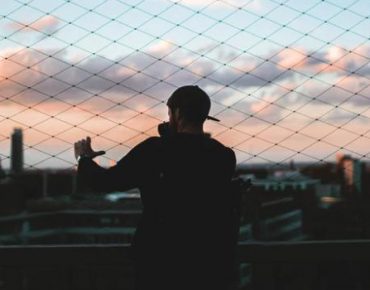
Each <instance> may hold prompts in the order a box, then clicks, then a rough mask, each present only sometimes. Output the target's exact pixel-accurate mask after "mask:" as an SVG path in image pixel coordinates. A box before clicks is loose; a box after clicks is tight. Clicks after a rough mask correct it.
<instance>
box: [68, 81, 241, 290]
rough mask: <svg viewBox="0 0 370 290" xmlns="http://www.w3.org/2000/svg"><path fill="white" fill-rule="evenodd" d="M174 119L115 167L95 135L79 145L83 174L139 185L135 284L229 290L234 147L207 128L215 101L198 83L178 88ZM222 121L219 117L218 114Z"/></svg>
mask: <svg viewBox="0 0 370 290" xmlns="http://www.w3.org/2000/svg"><path fill="white" fill-rule="evenodd" d="M167 106H168V113H169V122H168V123H164V124H161V125H160V126H159V127H158V130H159V132H160V135H161V137H150V138H148V139H146V140H145V141H143V142H141V143H140V144H139V145H137V146H136V147H134V148H133V149H132V150H131V151H130V152H129V153H128V154H127V155H126V156H124V157H123V158H122V159H121V160H120V161H118V162H117V164H116V165H115V166H113V167H111V168H109V169H105V168H102V167H100V166H99V165H97V164H96V163H95V162H94V161H93V160H92V158H94V157H95V156H98V155H101V154H103V153H104V152H103V151H101V152H95V151H93V150H92V148H91V139H90V138H89V137H87V139H86V140H81V141H79V142H76V143H75V154H76V156H77V157H78V158H79V163H78V175H79V178H80V179H82V181H84V182H86V183H88V184H89V185H90V186H92V187H93V188H95V189H96V190H99V191H103V192H108V191H113V190H121V191H124V190H128V189H131V188H134V187H137V188H139V189H140V192H141V200H142V204H143V214H142V218H141V220H140V222H139V225H138V227H137V230H136V233H135V237H134V241H133V253H134V259H135V266H136V285H135V287H136V289H140V290H144V289H145V290H146V289H162V290H163V289H166V290H167V289H171V290H176V289H184V290H185V289H187V290H190V289H212V290H215V289H220V290H221V289H222V290H223V289H227V287H228V285H229V284H230V280H231V268H232V264H233V255H234V245H235V242H236V239H235V219H233V217H232V215H233V198H234V197H233V196H232V191H231V179H232V177H233V175H234V171H235V165H236V159H235V154H234V152H233V151H232V150H231V149H230V148H227V147H225V146H224V145H222V144H221V143H219V142H218V141H216V140H214V139H212V138H211V137H210V136H209V135H208V134H205V133H204V131H203V124H204V122H205V120H206V119H212V120H217V119H215V118H213V117H209V116H208V114H209V110H210V107H211V102H210V99H209V97H208V95H207V94H206V93H205V92H204V91H203V90H201V89H200V88H199V87H198V86H184V87H180V88H178V89H177V90H176V91H175V92H174V93H173V94H172V95H171V96H170V98H169V99H168V102H167ZM217 121H218V120H217Z"/></svg>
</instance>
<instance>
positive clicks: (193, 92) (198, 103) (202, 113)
mask: <svg viewBox="0 0 370 290" xmlns="http://www.w3.org/2000/svg"><path fill="white" fill-rule="evenodd" d="M167 106H168V107H169V108H170V109H175V108H178V109H179V110H180V112H181V114H183V115H184V116H186V118H188V119H189V120H193V121H205V120H206V119H208V120H213V121H216V122H219V121H220V120H219V119H217V118H214V117H211V116H209V115H208V113H209V110H210V109H211V100H210V98H209V96H208V95H207V94H206V92H204V91H203V90H202V89H201V88H199V87H198V86H183V87H180V88H178V89H176V90H175V91H174V92H173V93H172V95H171V96H170V98H169V99H168V101H167Z"/></svg>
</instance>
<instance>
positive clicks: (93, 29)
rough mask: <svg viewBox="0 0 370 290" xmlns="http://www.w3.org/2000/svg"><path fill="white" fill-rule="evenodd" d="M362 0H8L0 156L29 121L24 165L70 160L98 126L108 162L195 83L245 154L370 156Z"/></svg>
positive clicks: (1, 25) (273, 158) (223, 136)
mask: <svg viewBox="0 0 370 290" xmlns="http://www.w3.org/2000/svg"><path fill="white" fill-rule="evenodd" d="M369 11H370V4H369V3H368V1H366V0H357V1H353V0H343V1H333V0H325V1H324V0H323V1H317V0H310V1H293V0H291V1H289V0H285V1H282V0H197V1H196V0H194V1H193V0H179V1H175V0H158V1H154V0H141V1H139V0H130V1H126V0H125V1H123V0H109V1H104V0H82V1H81V0H78V1H77V0H74V1H72V0H50V1H43V0H31V1H21V0H3V1H2V3H1V6H0V12H1V16H2V18H1V20H0V32H1V35H0V37H1V43H0V126H1V130H0V154H1V155H0V157H1V159H3V160H2V161H3V162H2V164H3V166H5V167H7V166H9V163H10V162H9V159H10V138H9V136H10V134H11V132H12V130H13V128H14V127H21V128H23V130H24V147H25V149H24V150H25V153H24V154H25V163H26V164H25V166H26V167H32V168H34V167H35V168H43V167H73V166H75V160H74V156H73V143H74V142H75V141H77V140H78V139H81V138H84V137H85V136H87V135H89V136H91V137H92V139H93V144H94V147H95V148H96V149H99V150H106V151H107V154H106V155H105V156H103V157H100V160H99V161H100V162H101V164H102V165H111V164H112V162H113V160H118V159H120V158H121V157H122V156H123V155H124V154H125V153H126V152H128V150H129V149H130V148H132V147H133V146H135V145H136V144H137V143H138V142H140V141H142V140H144V139H145V138H147V137H148V136H152V135H156V134H157V132H156V127H157V125H158V123H160V122H162V121H164V120H166V119H167V108H166V105H165V102H166V99H167V98H168V97H169V95H170V94H171V92H172V91H174V90H175V89H176V88H177V87H179V86H182V85H185V84H197V85H200V86H201V87H202V88H203V89H205V90H206V91H207V92H208V93H209V95H210V96H211V99H212V112H211V113H212V115H214V116H216V117H217V118H219V119H221V122H220V123H214V122H211V121H208V122H207V124H206V130H207V131H209V132H211V133H212V135H213V137H214V138H216V139H218V140H220V141H222V142H224V143H225V144H226V145H228V146H231V147H232V148H233V149H234V150H235V152H236V153H237V158H238V162H239V163H254V162H268V163H271V164H281V163H284V162H287V161H290V160H292V159H294V160H298V161H311V162H312V161H313V162H328V161H332V160H333V159H334V157H335V154H336V153H337V152H339V151H340V152H343V153H349V154H351V155H352V156H353V157H355V158H358V159H363V160H368V159H369V147H370V146H369V145H370V142H369V141H370V129H369V124H370V122H369V120H370V96H369V92H370V88H369V85H370V83H369V78H370V61H369V59H370V43H369V40H370V38H369V34H368V31H369V30H370V19H369Z"/></svg>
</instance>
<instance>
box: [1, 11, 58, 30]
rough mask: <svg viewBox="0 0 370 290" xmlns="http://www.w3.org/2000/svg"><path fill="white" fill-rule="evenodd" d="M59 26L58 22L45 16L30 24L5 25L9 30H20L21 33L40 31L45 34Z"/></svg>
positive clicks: (13, 23) (14, 23) (50, 16)
mask: <svg viewBox="0 0 370 290" xmlns="http://www.w3.org/2000/svg"><path fill="white" fill-rule="evenodd" d="M59 25H60V21H59V20H58V19H57V18H56V17H54V16H52V15H46V16H43V17H41V18H39V19H38V20H36V21H35V22H32V23H21V22H12V23H9V24H8V25H7V28H8V29H11V30H22V32H32V31H41V32H45V33H53V32H55V30H56V29H57V28H58V26H59Z"/></svg>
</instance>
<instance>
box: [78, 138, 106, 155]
mask: <svg viewBox="0 0 370 290" xmlns="http://www.w3.org/2000/svg"><path fill="white" fill-rule="evenodd" d="M74 151H75V157H76V159H77V158H78V157H79V156H86V157H89V158H94V157H96V156H99V155H103V154H105V151H94V150H93V149H92V148H91V138H90V137H89V136H88V137H86V139H81V140H80V141H77V142H76V143H75V144H74Z"/></svg>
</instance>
